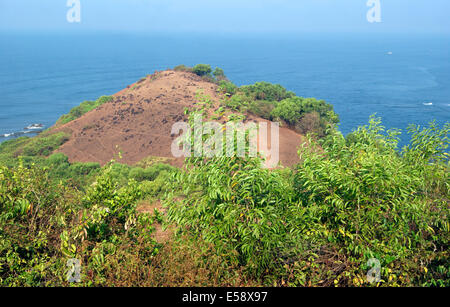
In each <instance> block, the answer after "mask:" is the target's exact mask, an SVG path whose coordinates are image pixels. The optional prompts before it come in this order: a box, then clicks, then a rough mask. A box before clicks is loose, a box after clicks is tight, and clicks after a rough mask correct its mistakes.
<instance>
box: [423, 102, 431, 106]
mask: <svg viewBox="0 0 450 307" xmlns="http://www.w3.org/2000/svg"><path fill="white" fill-rule="evenodd" d="M423 105H424V106H432V105H433V103H432V102H424V103H423Z"/></svg>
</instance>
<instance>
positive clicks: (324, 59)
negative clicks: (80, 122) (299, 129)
mask: <svg viewBox="0 0 450 307" xmlns="http://www.w3.org/2000/svg"><path fill="white" fill-rule="evenodd" d="M198 63H207V64H211V65H212V66H213V67H216V66H218V67H221V68H223V69H224V70H225V73H226V75H227V76H228V78H229V79H230V80H232V81H233V82H234V83H236V84H238V85H244V84H252V83H254V82H257V81H268V82H272V83H279V84H281V85H283V86H284V87H286V88H287V89H288V90H291V91H294V92H295V93H296V94H297V95H299V96H303V97H315V98H318V99H324V100H326V101H327V102H329V103H331V104H333V105H334V108H335V111H336V112H337V113H338V114H339V116H340V120H341V123H340V126H339V129H340V130H341V131H342V132H343V133H344V134H347V133H349V132H351V131H352V130H353V129H355V128H356V127H357V126H358V125H364V124H367V122H368V118H369V116H370V115H371V114H374V113H376V114H377V115H378V116H381V117H382V119H383V123H384V125H385V126H386V127H387V128H400V129H402V130H403V132H404V134H403V136H402V142H401V145H404V144H405V143H406V142H407V141H408V137H407V136H406V128H407V126H408V124H410V123H415V124H420V125H426V124H427V123H428V122H430V121H432V120H436V121H437V123H439V124H440V125H442V124H443V123H445V122H446V121H449V120H450V37H449V36H439V35H431V36H430V35H429V36H425V35H394V34H389V35H381V34H367V35H363V34H291V35H282V36H280V35H275V34H270V35H269V34H267V35H263V34H258V35H253V36H252V35H237V34H217V35H212V34H153V35H145V34H126V33H120V34H119V33H117V34H108V33H89V34H83V33H71V34H62V33H52V34H50V33H48V34H42V33H0V142H1V141H4V140H6V139H9V138H11V137H12V136H13V135H10V134H12V133H17V132H23V131H27V130H24V128H25V127H27V126H29V125H31V124H37V123H40V124H43V125H44V126H45V127H49V126H51V125H53V124H54V123H55V121H56V120H57V119H58V118H59V117H60V116H61V115H62V114H65V113H67V112H68V111H69V110H70V109H71V108H73V107H74V106H77V105H79V104H80V103H81V102H83V101H85V100H95V99H96V98H98V97H100V96H102V95H110V94H114V93H116V92H118V91H119V90H121V89H123V88H125V87H126V86H127V85H129V84H131V83H133V82H135V81H137V80H139V79H140V78H141V77H143V76H146V75H147V74H151V73H153V72H154V71H155V70H164V69H167V68H173V67H174V66H176V65H179V64H185V65H189V66H192V65H195V64H198ZM28 131H30V130H28ZM5 134H6V135H7V136H8V135H9V137H5ZM16 135H17V134H16Z"/></svg>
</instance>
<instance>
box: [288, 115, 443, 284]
mask: <svg viewBox="0 0 450 307" xmlns="http://www.w3.org/2000/svg"><path fill="white" fill-rule="evenodd" d="M425 131H426V133H423V132H425ZM449 131H450V126H449V125H446V127H445V128H444V129H443V130H439V129H437V127H435V126H434V129H431V130H429V129H425V130H423V131H419V130H417V129H416V130H413V133H414V134H413V142H412V144H414V145H412V146H408V147H407V149H406V151H404V152H403V153H404V154H403V155H399V154H398V153H397V152H396V146H397V143H398V138H397V135H398V132H397V131H396V130H391V131H388V132H387V134H384V133H383V132H384V128H383V127H382V126H381V121H380V119H377V118H374V117H372V118H371V120H370V125H369V126H364V127H360V128H359V129H358V130H357V131H355V132H354V133H352V134H351V135H349V136H348V137H347V138H346V139H344V138H343V136H342V135H340V134H339V133H334V134H333V135H330V136H329V137H327V138H326V139H324V140H323V141H322V142H321V147H322V150H323V152H321V151H317V150H315V149H314V147H315V145H314V144H315V142H314V141H312V140H310V142H311V144H313V146H303V147H302V148H301V149H300V155H301V159H302V163H301V165H299V167H298V169H297V174H296V175H295V188H296V190H297V193H298V195H299V196H300V197H301V199H302V202H303V205H304V206H305V207H306V208H308V210H309V211H310V214H311V215H312V214H313V216H314V217H315V218H316V219H317V221H318V223H319V225H320V228H316V229H321V231H320V232H321V235H322V236H323V239H324V240H326V241H327V242H328V244H331V245H333V246H335V247H336V249H338V250H342V252H343V253H345V254H346V257H347V258H348V259H353V262H354V263H355V264H356V265H359V266H360V269H361V270H363V269H364V268H365V266H366V262H367V261H368V260H369V259H370V258H376V259H378V260H379V261H380V262H381V265H382V268H383V269H382V277H383V280H384V282H389V283H390V284H394V285H396V284H397V285H404V284H409V283H412V284H421V283H423V282H424V281H425V279H428V280H429V281H431V282H433V283H434V284H439V285H445V284H447V285H448V281H449V279H448V277H449V275H448V274H449V271H448V268H445V266H442V261H443V259H445V258H446V257H448V251H447V250H446V248H445V247H444V246H446V245H447V244H448V239H449V236H448V235H449V228H448V218H449V216H448V213H449V211H448V197H449V190H448V156H447V155H444V153H443V152H442V151H439V150H438V146H443V147H442V148H444V147H445V148H446V147H447V146H448V138H447V135H448V132H449ZM430 139H432V140H434V141H432V142H430V141H429V140H430ZM438 140H439V141H438ZM425 152H434V153H436V154H437V155H438V156H439V157H440V158H442V159H444V160H446V162H445V163H440V162H437V159H433V158H432V157H431V156H427V155H426V154H425V155H424V153H425ZM411 156H421V157H423V158H424V159H420V160H414V159H411ZM446 157H447V158H446ZM433 160H434V162H433ZM439 160H440V159H439ZM431 174H438V175H437V176H433V175H431ZM445 178H447V179H445ZM446 182H447V183H446ZM418 257H419V258H420V259H421V260H420V262H419V260H418ZM355 278H356V279H355V281H353V284H356V285H359V284H360V283H361V280H365V278H364V277H363V274H361V275H358V274H356V275H355Z"/></svg>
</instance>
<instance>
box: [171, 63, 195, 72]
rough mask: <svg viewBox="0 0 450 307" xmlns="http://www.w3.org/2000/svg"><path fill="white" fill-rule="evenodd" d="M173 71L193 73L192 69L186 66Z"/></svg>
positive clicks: (176, 67) (179, 66) (175, 68)
mask: <svg viewBox="0 0 450 307" xmlns="http://www.w3.org/2000/svg"><path fill="white" fill-rule="evenodd" d="M173 70H175V71H186V72H192V67H187V66H186V65H178V66H175V67H174V69H173Z"/></svg>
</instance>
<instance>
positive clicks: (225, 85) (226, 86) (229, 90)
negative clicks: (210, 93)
mask: <svg viewBox="0 0 450 307" xmlns="http://www.w3.org/2000/svg"><path fill="white" fill-rule="evenodd" d="M237 90H238V87H237V86H236V85H235V84H233V83H232V82H230V81H226V80H220V81H219V88H218V91H219V92H221V93H224V94H227V95H229V96H232V95H234V94H236V92H237Z"/></svg>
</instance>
